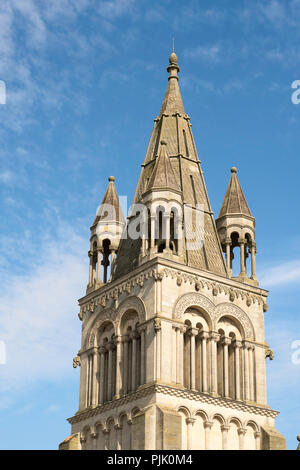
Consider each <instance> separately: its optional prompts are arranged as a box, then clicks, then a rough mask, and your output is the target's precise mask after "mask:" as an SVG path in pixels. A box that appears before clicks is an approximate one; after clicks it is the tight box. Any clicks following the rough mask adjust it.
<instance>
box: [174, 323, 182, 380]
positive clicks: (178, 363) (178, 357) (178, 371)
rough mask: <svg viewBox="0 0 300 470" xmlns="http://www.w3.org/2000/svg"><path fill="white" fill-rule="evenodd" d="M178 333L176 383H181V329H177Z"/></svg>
mask: <svg viewBox="0 0 300 470" xmlns="http://www.w3.org/2000/svg"><path fill="white" fill-rule="evenodd" d="M175 331H176V373H175V375H176V383H177V384H179V383H180V354H181V353H182V351H180V328H178V327H177V328H175Z"/></svg>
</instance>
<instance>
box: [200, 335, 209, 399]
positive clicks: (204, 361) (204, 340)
mask: <svg viewBox="0 0 300 470" xmlns="http://www.w3.org/2000/svg"><path fill="white" fill-rule="evenodd" d="M200 337H201V352H202V354H201V356H202V358H201V359H202V392H204V393H206V392H207V391H208V386H207V354H206V352H207V338H208V337H209V333H207V332H206V331H202V332H201V333H200Z"/></svg>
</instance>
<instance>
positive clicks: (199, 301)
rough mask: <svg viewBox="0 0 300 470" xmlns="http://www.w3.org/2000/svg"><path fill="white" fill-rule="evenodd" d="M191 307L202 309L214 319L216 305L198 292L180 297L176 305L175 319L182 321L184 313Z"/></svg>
mask: <svg viewBox="0 0 300 470" xmlns="http://www.w3.org/2000/svg"><path fill="white" fill-rule="evenodd" d="M189 307H200V308H202V309H203V310H205V312H207V313H208V314H209V315H210V317H211V318H213V313H214V309H215V306H214V304H213V303H212V302H211V301H210V300H209V299H208V298H207V297H205V296H204V295H202V294H199V293H196V292H192V293H188V294H184V295H182V296H181V297H179V299H178V300H177V302H176V303H175V305H174V310H173V318H177V319H179V320H182V319H183V314H184V312H185V311H186V309H188V308H189Z"/></svg>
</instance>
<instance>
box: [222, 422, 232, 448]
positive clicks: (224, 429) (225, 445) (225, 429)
mask: <svg viewBox="0 0 300 470" xmlns="http://www.w3.org/2000/svg"><path fill="white" fill-rule="evenodd" d="M229 429H230V426H228V425H225V424H223V425H222V426H221V431H222V447H223V450H228V431H229Z"/></svg>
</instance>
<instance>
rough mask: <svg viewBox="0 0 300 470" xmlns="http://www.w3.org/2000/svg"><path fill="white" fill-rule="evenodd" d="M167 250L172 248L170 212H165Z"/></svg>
mask: <svg viewBox="0 0 300 470" xmlns="http://www.w3.org/2000/svg"><path fill="white" fill-rule="evenodd" d="M165 227H166V251H168V250H170V214H165Z"/></svg>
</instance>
